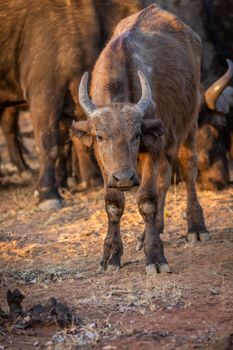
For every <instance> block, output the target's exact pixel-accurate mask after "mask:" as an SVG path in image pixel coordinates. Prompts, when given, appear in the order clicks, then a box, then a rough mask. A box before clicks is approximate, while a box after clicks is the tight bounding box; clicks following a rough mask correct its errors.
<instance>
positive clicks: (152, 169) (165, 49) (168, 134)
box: [73, 5, 209, 272]
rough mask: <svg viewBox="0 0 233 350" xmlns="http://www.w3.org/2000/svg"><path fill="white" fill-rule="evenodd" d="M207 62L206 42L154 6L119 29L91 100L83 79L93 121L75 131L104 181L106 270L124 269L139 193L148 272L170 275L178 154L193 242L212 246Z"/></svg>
mask: <svg viewBox="0 0 233 350" xmlns="http://www.w3.org/2000/svg"><path fill="white" fill-rule="evenodd" d="M200 54H201V43H200V39H199V37H198V36H197V35H196V34H195V33H194V32H193V31H192V30H191V29H190V28H189V27H187V26H186V25H185V24H184V23H183V22H181V21H180V20H179V19H178V18H177V17H176V16H174V15H172V14H170V13H168V12H166V11H163V10H161V9H160V7H158V6H156V5H151V6H149V7H147V8H146V9H145V10H142V11H141V12H139V13H137V14H135V15H132V16H130V17H127V18H125V19H124V20H122V21H121V22H120V23H119V24H118V26H117V28H116V30H115V33H114V35H113V37H112V39H111V40H110V42H109V43H108V44H107V46H106V47H105V49H104V50H103V51H102V53H101V55H100V57H99V59H98V60H97V62H96V65H95V68H94V71H93V74H92V81H91V97H92V99H90V97H89V95H88V88H87V83H88V74H87V73H85V75H84V76H83V78H82V81H81V83H80V88H79V101H80V104H81V106H82V108H83V110H84V112H85V114H86V116H87V117H88V120H87V121H80V122H77V123H74V125H73V131H74V133H76V135H77V136H79V137H80V138H81V139H83V141H84V142H86V143H89V144H90V143H91V142H94V146H95V152H96V156H97V159H98V162H99V165H100V168H101V171H102V174H103V177H104V181H105V190H106V193H105V203H106V210H107V214H108V232H107V236H106V239H105V242H104V253H103V259H102V262H101V264H100V270H105V269H107V268H108V269H109V268H111V269H112V268H113V269H118V268H119V266H120V259H121V255H122V254H123V244H122V240H121V236H120V220H121V216H122V214H123V211H124V203H125V199H124V191H126V190H129V189H131V188H133V187H134V186H139V190H138V194H137V202H138V208H139V211H140V213H141V215H142V217H143V219H144V221H145V230H144V233H143V235H142V237H141V242H140V247H142V246H143V247H144V252H145V256H146V270H147V272H153V271H155V272H156V271H158V272H170V269H169V266H168V264H167V260H166V258H165V256H164V250H163V243H162V240H161V239H160V233H161V232H162V231H163V226H164V221H163V220H164V219H163V217H164V204H165V197H166V192H167V190H168V188H169V185H170V179H171V163H172V160H173V158H174V157H176V156H177V154H179V159H180V164H181V170H182V176H183V179H184V180H185V183H186V187H187V194H188V196H187V221H188V239H189V240H190V241H196V240H201V241H205V240H208V239H209V234H208V232H207V229H206V226H205V223H204V218H203V213H202V208H201V206H200V204H199V202H198V199H197V195H196V189H195V178H196V149H195V135H196V127H197V115H198V105H199V81H200ZM138 159H139V161H140V165H141V171H140V173H141V181H140V184H139V179H138V176H137V173H136V166H137V161H138ZM156 180H157V181H156Z"/></svg>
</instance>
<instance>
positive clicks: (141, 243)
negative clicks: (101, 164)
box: [136, 241, 143, 252]
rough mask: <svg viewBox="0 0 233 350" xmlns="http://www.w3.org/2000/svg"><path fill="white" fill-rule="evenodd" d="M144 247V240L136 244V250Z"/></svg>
mask: <svg viewBox="0 0 233 350" xmlns="http://www.w3.org/2000/svg"><path fill="white" fill-rule="evenodd" d="M142 248H143V242H142V241H138V243H137V245H136V251H137V252H139V251H140V250H142Z"/></svg>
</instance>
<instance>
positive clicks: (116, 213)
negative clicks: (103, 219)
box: [99, 189, 125, 272]
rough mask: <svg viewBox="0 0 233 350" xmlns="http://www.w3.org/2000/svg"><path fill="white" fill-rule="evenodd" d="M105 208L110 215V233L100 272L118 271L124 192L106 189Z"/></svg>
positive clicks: (105, 244)
mask: <svg viewBox="0 0 233 350" xmlns="http://www.w3.org/2000/svg"><path fill="white" fill-rule="evenodd" d="M105 206H106V211H107V215H108V231H107V235H106V238H105V240H104V252H103V258H102V260H101V262H100V266H99V272H102V271H105V270H108V271H109V270H113V271H117V270H118V269H119V268H120V267H121V256H122V255H123V243H122V240H121V234H120V220H121V217H122V215H123V212H124V206H125V196H124V192H120V191H118V190H114V189H106V193H105Z"/></svg>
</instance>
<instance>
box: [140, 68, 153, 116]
mask: <svg viewBox="0 0 233 350" xmlns="http://www.w3.org/2000/svg"><path fill="white" fill-rule="evenodd" d="M138 76H139V79H140V83H141V88H142V96H141V98H140V100H139V101H138V103H137V104H136V107H137V108H138V109H139V110H140V112H141V113H145V111H146V110H147V108H148V107H149V105H150V103H151V89H150V85H149V83H148V80H147V79H146V76H145V75H144V74H143V73H142V72H141V71H140V70H139V71H138Z"/></svg>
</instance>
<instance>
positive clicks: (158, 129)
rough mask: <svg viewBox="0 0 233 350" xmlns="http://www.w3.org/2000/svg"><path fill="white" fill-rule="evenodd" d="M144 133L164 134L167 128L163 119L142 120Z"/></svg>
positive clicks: (152, 134)
mask: <svg viewBox="0 0 233 350" xmlns="http://www.w3.org/2000/svg"><path fill="white" fill-rule="evenodd" d="M141 128H142V134H143V135H146V134H150V135H151V136H155V137H158V136H162V135H164V134H165V132H166V129H165V127H164V124H163V122H162V120H161V119H143V120H142V125H141Z"/></svg>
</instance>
